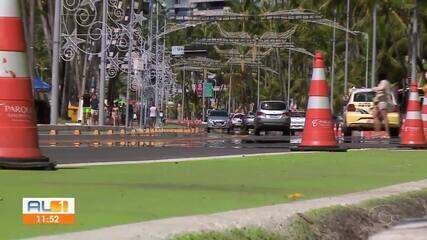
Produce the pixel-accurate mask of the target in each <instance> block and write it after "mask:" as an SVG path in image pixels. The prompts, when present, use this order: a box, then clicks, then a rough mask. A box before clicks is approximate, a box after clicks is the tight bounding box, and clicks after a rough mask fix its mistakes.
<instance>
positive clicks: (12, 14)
mask: <svg viewBox="0 0 427 240" xmlns="http://www.w3.org/2000/svg"><path fill="white" fill-rule="evenodd" d="M0 6H1V8H0V167H10V168H50V167H52V166H53V163H51V162H49V160H48V159H47V158H44V157H43V156H42V154H41V152H40V150H39V146H38V136H37V126H36V118H35V116H36V114H35V110H34V101H33V95H32V84H31V79H30V74H29V69H28V64H27V60H26V58H27V57H26V54H25V51H26V45H25V41H24V31H23V22H22V19H21V17H20V11H19V1H16V0H0Z"/></svg>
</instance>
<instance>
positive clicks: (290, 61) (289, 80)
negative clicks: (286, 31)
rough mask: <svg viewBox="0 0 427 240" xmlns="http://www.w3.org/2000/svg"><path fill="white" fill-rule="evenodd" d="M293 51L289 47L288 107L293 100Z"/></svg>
mask: <svg viewBox="0 0 427 240" xmlns="http://www.w3.org/2000/svg"><path fill="white" fill-rule="evenodd" d="M291 54H292V51H291V49H289V52H288V84H287V85H288V99H287V105H288V108H289V109H290V106H289V104H290V102H291V67H292V55H291Z"/></svg>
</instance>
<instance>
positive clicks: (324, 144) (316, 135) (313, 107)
mask: <svg viewBox="0 0 427 240" xmlns="http://www.w3.org/2000/svg"><path fill="white" fill-rule="evenodd" d="M298 149H299V150H325V151H337V150H345V149H340V148H339V147H338V145H337V141H336V138H335V133H334V121H333V118H332V111H331V107H330V104H329V87H328V83H327V81H326V77H325V64H324V62H323V56H322V54H321V53H316V55H315V57H314V64H313V76H312V79H311V83H310V93H309V99H308V106H307V115H306V121H305V126H304V132H303V137H302V141H301V145H300V146H299V147H298Z"/></svg>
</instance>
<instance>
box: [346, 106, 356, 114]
mask: <svg viewBox="0 0 427 240" xmlns="http://www.w3.org/2000/svg"><path fill="white" fill-rule="evenodd" d="M347 112H356V106H354V104H349V105H347Z"/></svg>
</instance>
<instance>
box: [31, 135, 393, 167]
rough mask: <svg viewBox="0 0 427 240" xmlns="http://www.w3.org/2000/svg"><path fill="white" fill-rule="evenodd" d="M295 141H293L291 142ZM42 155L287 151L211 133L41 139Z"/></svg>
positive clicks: (143, 156) (274, 140)
mask: <svg viewBox="0 0 427 240" xmlns="http://www.w3.org/2000/svg"><path fill="white" fill-rule="evenodd" d="M294 140H295V139H292V142H293V141H294ZM39 141H40V146H41V149H42V152H43V153H44V154H45V155H46V156H47V157H49V158H51V159H52V160H54V161H56V162H57V163H60V164H67V163H93V162H116V161H147V160H162V159H170V158H173V159H175V158H190V157H212V156H226V155H244V154H256V153H277V152H286V151H290V147H293V146H297V144H294V143H291V142H290V138H289V136H281V135H269V136H253V135H245V134H239V133H238V132H237V133H236V134H234V135H228V134H222V133H211V134H204V133H203V134H199V135H189V136H185V135H174V136H166V137H155V136H151V137H143V138H141V137H131V136H126V137H120V136H101V137H93V136H80V137H75V136H56V137H54V138H51V137H49V136H40V138H39ZM341 145H342V146H343V147H346V148H356V149H358V148H395V147H397V144H396V141H395V140H391V141H372V142H355V143H346V144H341Z"/></svg>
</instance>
